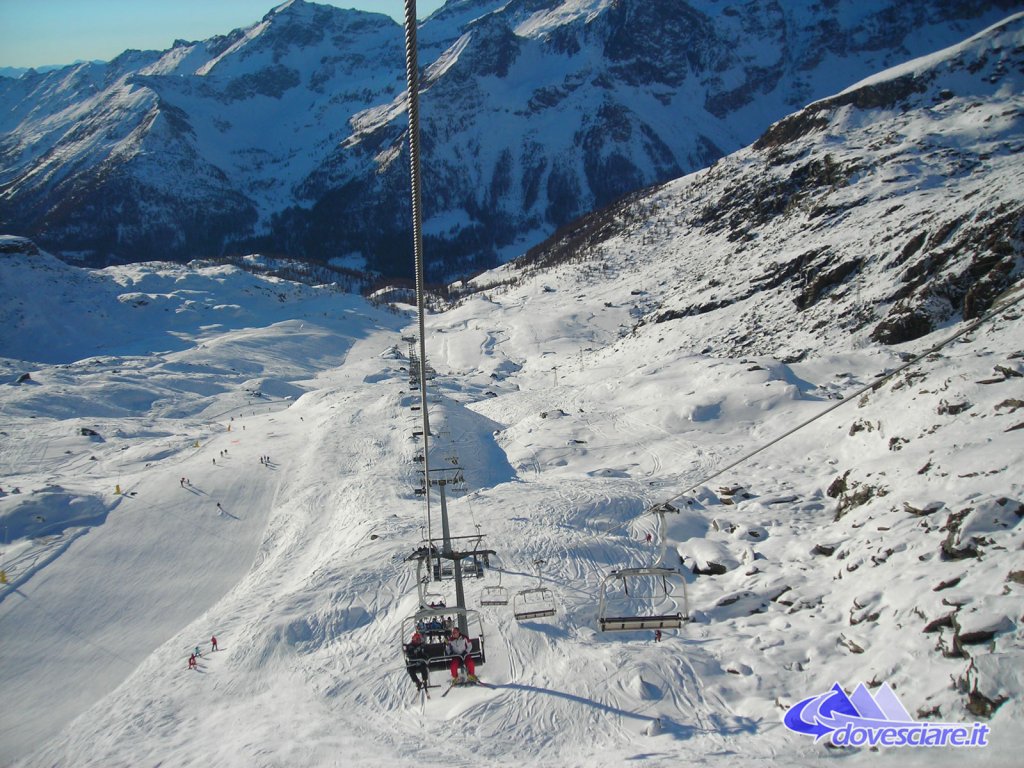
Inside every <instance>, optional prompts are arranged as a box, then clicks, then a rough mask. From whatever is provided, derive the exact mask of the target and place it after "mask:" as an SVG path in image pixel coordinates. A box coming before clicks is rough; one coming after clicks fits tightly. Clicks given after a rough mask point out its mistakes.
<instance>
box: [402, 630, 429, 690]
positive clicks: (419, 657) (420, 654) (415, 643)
mask: <svg viewBox="0 0 1024 768" xmlns="http://www.w3.org/2000/svg"><path fill="white" fill-rule="evenodd" d="M428 658H429V657H428V656H427V647H426V646H425V645H424V644H423V635H421V634H420V633H419V632H413V633H412V639H411V640H410V641H409V644H408V645H406V646H405V659H406V661H405V669H406V671H407V672H408V673H409V677H411V678H412V681H413V682H414V683H416V690H417V691H420V690H423V689H424V688H426V687H427V675H428V674H429V673H428V669H427V660H428ZM417 674H419V677H417Z"/></svg>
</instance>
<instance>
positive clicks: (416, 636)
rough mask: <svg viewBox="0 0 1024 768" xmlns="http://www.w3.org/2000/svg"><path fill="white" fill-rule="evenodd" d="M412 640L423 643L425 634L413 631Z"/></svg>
mask: <svg viewBox="0 0 1024 768" xmlns="http://www.w3.org/2000/svg"><path fill="white" fill-rule="evenodd" d="M412 641H413V642H414V643H422V642H423V635H421V634H420V633H419V632H413V633H412Z"/></svg>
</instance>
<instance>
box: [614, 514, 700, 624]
mask: <svg viewBox="0 0 1024 768" xmlns="http://www.w3.org/2000/svg"><path fill="white" fill-rule="evenodd" d="M652 511H653V512H654V514H656V515H658V516H659V518H660V519H659V537H660V540H661V542H660V543H661V552H660V554H659V556H658V560H657V562H656V563H655V564H654V565H653V566H650V567H645V568H619V569H616V570H614V571H612V572H611V573H609V574H608V575H607V576H605V577H604V579H603V580H602V581H601V598H600V602H599V604H598V610H597V614H598V615H597V620H598V625H599V626H600V629H601V631H602V632H614V631H619V632H623V631H630V630H639V629H678V628H679V627H681V626H682V625H683V622H684V621H687V620H688V619H689V604H688V600H687V594H686V580H685V579H684V578H683V575H682V573H680V572H679V571H678V570H676V569H675V568H667V567H665V566H664V565H663V562H664V560H665V553H666V549H667V540H666V537H665V514H666V513H667V512H678V510H677V509H676V508H675V507H673V506H671V505H670V504H664V505H660V506H658V507H655V508H654V510H652Z"/></svg>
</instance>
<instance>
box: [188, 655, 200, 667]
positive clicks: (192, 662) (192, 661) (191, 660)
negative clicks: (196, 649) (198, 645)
mask: <svg viewBox="0 0 1024 768" xmlns="http://www.w3.org/2000/svg"><path fill="white" fill-rule="evenodd" d="M188 668H189V669H198V668H199V665H198V664H196V655H195V654H194V653H193V654H192V655H191V656H189V657H188Z"/></svg>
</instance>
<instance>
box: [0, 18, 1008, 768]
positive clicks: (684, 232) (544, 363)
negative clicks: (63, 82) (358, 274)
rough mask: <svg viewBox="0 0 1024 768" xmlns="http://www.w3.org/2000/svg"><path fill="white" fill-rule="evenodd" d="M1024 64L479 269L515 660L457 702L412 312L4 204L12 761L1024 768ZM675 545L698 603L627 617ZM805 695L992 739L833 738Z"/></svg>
mask: <svg viewBox="0 0 1024 768" xmlns="http://www.w3.org/2000/svg"><path fill="white" fill-rule="evenodd" d="M1022 57H1024V15H1017V16H1013V17H1011V18H1009V19H1007V20H1005V21H1004V22H1002V23H999V24H997V25H994V26H992V27H990V28H988V29H986V30H984V31H983V32H982V33H980V34H978V35H977V36H975V37H972V38H970V39H968V40H965V41H963V42H961V43H960V44H958V45H956V46H954V47H952V48H949V49H945V50H943V51H940V52H937V53H935V54H934V55H931V56H929V57H926V58H923V59H917V60H914V61H911V62H908V63H906V64H904V65H902V66H900V67H897V68H895V69H892V70H888V71H886V72H883V73H879V74H876V75H874V76H872V77H871V78H869V79H867V80H864V81H860V82H858V83H855V84H852V85H851V87H850V88H848V89H846V90H843V91H842V92H839V93H836V94H833V95H830V96H828V97H826V98H823V99H821V100H819V101H816V102H813V103H811V104H809V105H807V106H806V107H805V108H803V109H801V110H798V111H796V112H794V113H792V114H790V115H788V116H787V117H784V118H783V119H781V120H779V121H778V122H776V123H775V124H773V125H772V126H770V127H769V128H768V129H767V130H766V131H765V132H763V133H762V134H761V136H760V137H758V138H757V140H756V141H754V142H753V143H752V144H751V145H750V146H748V147H745V148H743V149H741V150H739V151H737V152H735V153H732V154H730V155H728V156H727V157H724V158H722V159H721V160H719V161H718V162H717V163H716V164H715V165H714V166H713V167H711V168H709V169H704V170H700V171H697V172H695V173H693V174H689V175H686V176H684V177H682V178H679V179H676V180H673V181H671V182H668V183H666V184H664V185H661V186H659V187H658V188H656V189H653V190H647V191H645V192H643V193H638V194H635V195H634V196H632V197H631V198H629V199H628V200H625V201H623V202H622V203H621V204H618V205H614V206H611V207H609V208H607V209H605V210H602V211H600V212H596V213H594V214H592V215H590V216H587V217H585V218H584V219H582V220H579V221H576V222H574V223H572V224H571V225H570V226H568V227H565V228H563V230H562V231H561V232H560V233H559V234H558V235H557V237H555V238H553V239H552V240H550V241H548V242H546V243H544V244H543V245H542V246H540V247H538V248H536V249H534V250H533V251H532V252H531V253H530V254H528V255H527V257H525V258H523V259H519V260H516V261H514V262H511V263H509V264H507V265H504V266H502V267H500V268H496V269H494V270H491V271H489V272H487V273H484V274H482V275H480V276H478V277H476V278H475V279H474V280H473V281H471V282H468V283H464V284H458V285H455V286H453V291H452V293H453V295H455V296H457V298H456V300H455V301H454V302H453V303H452V304H451V305H450V306H448V307H447V308H445V309H444V311H436V312H431V313H429V314H428V316H427V318H426V321H425V330H426V333H425V335H424V339H425V341H426V343H427V357H428V360H429V362H430V364H431V366H432V368H433V369H434V371H436V376H435V378H433V379H432V380H431V382H430V385H431V389H430V401H429V407H430V424H431V432H432V433H435V432H436V434H435V435H434V440H433V441H432V443H431V444H432V445H433V446H434V450H435V451H436V455H434V456H433V458H436V459H439V460H440V459H441V457H450V456H458V457H459V459H460V460H461V466H462V467H463V474H464V477H465V479H466V485H467V487H466V488H465V489H462V488H458V487H455V486H453V487H451V488H450V494H449V496H448V508H449V511H450V514H451V532H452V535H454V536H466V537H475V536H478V535H486V537H487V538H486V540H485V544H486V546H487V547H488V548H492V549H494V550H495V552H496V554H495V556H494V557H493V558H491V563H490V567H489V568H488V569H487V570H486V572H485V574H484V578H483V579H482V580H476V579H471V580H468V584H467V585H466V597H467V600H468V605H470V606H471V607H473V608H479V610H480V614H481V618H482V621H483V627H484V629H485V633H484V634H485V640H486V650H487V654H486V655H487V659H486V663H485V664H484V665H483V666H482V668H481V672H482V676H483V679H484V680H486V681H488V682H490V683H491V684H492V685H493V687H491V688H470V689H465V688H459V689H454V690H452V691H451V692H450V694H449V695H447V696H445V697H443V698H441V697H440V696H438V695H437V693H440V692H441V691H440V690H436V691H435V693H434V695H433V697H432V698H431V699H430V700H429V701H425V700H423V699H420V698H418V696H417V694H416V693H415V691H414V690H413V689H412V686H411V683H410V682H409V680H408V676H407V675H406V671H405V667H404V663H403V659H402V656H401V645H400V644H401V642H402V641H403V640H405V639H407V638H406V636H405V634H404V630H405V626H404V625H403V622H404V621H405V620H407V619H408V618H410V617H411V616H412V615H413V613H414V612H415V611H416V609H417V605H418V594H417V576H418V574H417V573H416V571H415V569H414V568H413V567H411V564H410V563H409V562H408V559H407V558H408V557H409V556H410V555H411V554H412V553H413V552H414V551H415V550H416V549H417V548H418V547H420V546H422V545H423V537H424V536H425V531H428V530H430V527H429V526H430V525H431V523H432V524H433V525H434V529H433V531H434V535H436V526H437V525H438V521H437V517H436V516H437V503H436V502H437V496H436V495H435V496H434V497H433V501H434V504H433V509H434V512H433V514H434V517H433V518H432V520H431V521H428V520H427V518H426V509H425V507H426V506H427V505H425V504H424V502H423V497H422V496H421V495H418V494H417V492H416V491H417V490H418V488H419V487H420V485H421V483H422V469H423V466H422V463H421V462H422V459H420V458H418V454H419V452H420V450H421V449H422V442H421V441H419V440H418V439H417V435H416V434H415V433H416V431H417V429H419V428H422V413H421V412H420V411H419V410H417V409H418V406H419V403H418V398H417V396H416V394H415V393H414V392H412V391H410V383H409V366H410V360H409V358H408V355H407V354H406V350H407V348H408V346H407V339H408V337H409V335H410V334H415V333H416V332H417V330H415V329H416V325H417V324H416V323H415V322H414V320H413V316H412V314H411V312H410V308H409V307H408V306H396V307H393V308H390V309H388V308H385V307H374V306H371V305H370V304H369V303H367V302H366V301H365V300H364V299H362V298H361V297H359V296H355V295H351V294H346V293H343V292H340V291H337V290H335V289H334V288H333V287H331V286H308V285H298V284H293V283H289V282H287V281H283V280H280V279H278V278H274V277H269V276H262V275H251V274H248V273H247V272H245V271H243V270H241V269H238V268H236V267H234V266H230V265H213V264H209V263H204V262H198V261H197V262H193V263H190V264H188V265H181V264H173V263H146V264H136V265H114V266H110V267H107V268H105V269H99V270H98V269H85V268H82V267H78V266H71V265H68V264H65V263H62V262H61V261H59V260H58V259H56V258H54V257H53V256H52V255H50V254H48V253H46V252H44V251H40V249H38V248H37V247H36V246H35V245H34V244H32V243H31V242H29V241H26V240H24V239H18V238H0V271H2V279H0V308H4V311H5V312H7V314H6V315H4V316H3V317H2V318H0V416H2V425H0V429H2V432H3V435H2V436H3V441H2V442H0V458H2V465H3V467H4V477H3V481H2V492H0V522H2V525H3V526H4V540H5V541H4V546H3V550H2V555H0V570H2V571H3V572H4V576H5V579H6V582H7V583H6V584H0V632H2V633H3V643H0V686H2V688H3V690H4V693H5V697H6V701H7V703H8V706H7V708H6V710H5V713H4V717H3V719H2V720H0V762H2V763H4V764H11V765H14V766H19V767H21V766H32V767H33V768H34V766H51V765H75V766H79V765H81V766H108V765H148V764H158V763H159V764H164V765H192V764H206V763H209V762H210V761H211V760H213V761H216V762H218V763H219V764H224V765H228V766H249V765H266V766H291V765H303V766H316V767H319V766H334V765H338V764H344V765H357V766H361V765H374V766H386V767H387V768H391V766H399V765H409V764H413V763H415V764H417V765H426V766H434V765H452V764H453V763H455V764H460V765H476V764H480V763H486V764H488V765H495V766H523V765H538V766H563V765H567V764H568V765H580V766H588V768H589V766H598V767H600V768H604V767H605V766H607V767H608V768H611V767H612V766H621V765H630V764H633V763H643V764H648V765H653V766H659V768H660V767H661V766H665V767H666V768H667V766H678V765H689V764H693V765H699V766H712V767H713V768H733V767H735V766H739V767H741V768H747V767H749V768H754V767H755V766H765V765H779V764H785V765H793V766H798V767H799V768H811V767H812V766H820V765H822V764H825V763H828V762H831V761H834V760H840V761H843V762H844V763H849V764H850V765H871V766H875V765H881V766H906V765H915V766H916V765H920V766H926V765H927V766H932V765H939V766H946V767H950V768H951V767H952V766H960V765H962V764H963V763H964V760H965V759H966V760H970V761H975V762H978V763H981V764H984V765H986V766H996V767H997V768H1009V767H1010V766H1015V765H1017V764H1018V763H1019V762H1020V760H1019V755H1020V752H1021V746H1022V739H1021V731H1020V727H1019V724H1020V722H1021V718H1022V716H1024V678H1022V674H1021V670H1022V669H1024V665H1022V663H1021V662H1022V658H1024V649H1022V645H1021V626H1022V622H1024V571H1022V568H1021V563H1020V551H1021V548H1022V544H1024V483H1022V481H1021V478H1022V477H1024V454H1022V452H1021V450H1020V435H1021V430H1022V429H1024V397H1022V395H1021V382H1022V381H1024V310H1022V307H1024V280H1022V276H1024V237H1021V215H1020V213H1021V209H1020V206H1021V199H1020V189H1021V188H1022V186H1021V178H1020V175H1021V173H1022V170H1021V164H1020V162H1019V155H1020V151H1021V147H1022V146H1024V143H1022V137H1024V126H1022V125H1021V116H1022V115H1024V110H1022V108H1021V107H1022V100H1024V96H1022V92H1024V89H1022V88H1021V81H1022V78H1024V58H1022ZM253 258H257V257H253ZM459 294H461V295H459ZM904 310H906V311H904ZM907 313H913V315H914V317H915V320H914V322H913V323H902V324H901V323H900V322H899V320H900V319H901V318H903V317H904V316H905V315H906V314H907ZM920 334H923V335H920ZM431 465H432V466H433V467H439V466H441V464H440V463H439V462H433V461H432V462H431ZM185 479H188V480H189V481H190V482H188V483H186V482H185ZM666 502H668V503H671V504H672V505H673V508H674V509H675V510H676V511H675V512H671V513H669V514H667V517H666V525H665V528H664V538H663V539H660V540H656V541H653V542H650V543H649V542H648V539H647V535H648V534H651V535H652V536H653V537H660V536H661V531H660V529H659V526H658V524H657V518H656V517H655V516H653V515H651V514H649V513H650V511H651V510H652V508H654V507H655V506H656V505H663V504H665V503H666ZM660 556H663V557H664V560H663V561H662V560H660ZM656 560H659V561H661V562H664V563H666V564H667V565H670V566H673V567H676V568H678V569H680V570H679V573H680V576H679V577H678V578H677V579H675V580H674V584H675V589H674V591H673V593H672V599H671V600H670V601H668V602H671V603H674V607H675V608H677V609H685V610H686V611H687V612H688V614H689V617H690V619H691V620H690V621H689V622H687V623H686V624H685V625H684V626H683V627H681V628H680V629H678V630H669V631H666V632H665V633H664V635H663V637H662V638H661V640H660V641H659V640H656V639H655V637H654V636H653V633H651V632H650V631H637V632H624V633H615V632H602V631H600V630H599V629H598V626H599V623H598V618H599V611H600V606H601V593H602V585H603V584H605V583H606V579H607V577H608V576H609V574H610V573H611V571H612V570H613V569H617V568H630V567H642V566H647V565H651V564H652V563H653V562H655V561H656ZM537 561H541V564H539V565H538V564H537ZM611 583H614V580H612V582H611ZM499 584H500V585H501V586H503V587H504V588H505V589H507V590H509V592H510V593H512V594H513V595H515V594H518V593H521V592H523V591H527V592H528V591H529V590H532V589H535V588H537V587H538V585H543V586H544V587H546V588H547V589H549V590H550V593H551V594H552V596H553V597H554V600H555V604H556V607H557V615H556V616H554V617H551V618H547V619H542V620H532V621H517V620H516V619H515V618H514V616H513V614H512V610H511V606H482V605H481V604H480V598H481V596H482V592H483V587H484V586H490V587H493V586H498V585H499ZM428 588H429V589H430V590H431V593H432V594H436V595H437V596H438V597H440V598H443V599H444V600H446V601H450V600H451V599H452V597H453V594H452V593H453V588H452V585H451V582H448V581H446V582H440V583H435V582H432V583H430V584H429V587H428ZM607 594H608V593H606V595H607ZM610 594H611V600H612V604H614V605H615V606H616V607H618V606H622V605H623V604H625V605H626V606H627V607H629V608H632V609H634V610H636V609H640V610H642V609H643V608H644V606H645V602H644V600H643V599H642V598H643V597H644V594H643V593H641V594H640V595H637V594H636V593H635V592H634V593H633V594H631V595H630V596H628V597H627V596H626V595H623V594H622V593H621V591H619V592H617V591H615V590H612V591H611V593H610ZM647 597H650V596H649V595H648V596H647ZM651 602H653V600H652V601H651ZM448 604H449V605H451V604H452V603H451V602H448ZM606 605H607V604H606ZM648 607H649V605H648ZM213 635H216V636H217V638H218V640H219V650H217V651H216V652H212V651H211V650H210V639H211V637H212V636H213ZM197 646H199V647H200V650H201V651H202V657H201V659H200V669H199V670H198V671H190V670H188V669H187V667H186V662H187V658H188V656H189V654H190V653H191V652H192V651H193V650H194V649H195V648H196V647H197ZM445 675H446V673H445V672H444V671H436V672H434V673H433V677H432V679H433V681H434V682H435V683H438V684H443V680H444V677H445ZM837 702H838V703H837ZM801 703H804V704H805V708H804V709H801V710H798V711H801V712H805V713H806V712H807V711H808V710H810V711H811V713H812V714H817V715H818V716H821V718H822V719H824V720H825V721H826V722H827V721H828V720H829V715H830V712H831V714H832V715H836V716H839V717H842V716H849V715H851V714H852V713H859V714H861V715H863V716H865V717H871V716H872V714H874V717H875V719H876V720H888V721H889V722H890V723H891V722H892V721H893V720H894V719H895V720H898V721H900V722H899V726H898V727H899V728H910V727H911V726H909V725H908V724H907V722H906V721H907V720H913V721H914V723H917V725H915V726H913V728H915V729H916V732H917V733H920V734H922V737H923V736H924V734H933V735H934V736H929V737H928V738H930V739H933V740H936V741H937V738H935V737H938V736H939V735H940V734H942V733H946V734H949V738H952V734H953V732H955V729H963V730H964V731H966V732H967V733H969V734H970V738H971V739H974V738H975V737H980V736H984V737H985V739H986V741H985V743H984V745H981V744H979V743H977V742H975V743H974V744H973V745H972V746H970V747H960V748H957V747H954V746H951V745H949V744H946V745H944V746H938V747H924V746H921V747H913V748H909V749H908V748H901V747H893V746H888V745H886V743H885V742H884V741H882V740H881V737H882V735H883V733H882V732H879V731H873V732H872V733H873V734H875V736H876V737H877V738H876V741H879V742H880V743H878V744H876V745H869V742H867V741H865V743H864V744H863V745H861V746H844V747H842V748H841V749H834V748H832V747H831V746H829V744H830V741H831V739H832V738H833V737H831V736H829V735H828V734H829V732H830V728H829V727H826V725H823V724H821V723H817V724H814V726H815V727H816V728H817V729H818V730H817V731H810V735H809V732H808V731H807V730H804V731H802V732H794V731H793V730H791V729H789V728H787V727H786V724H788V723H791V722H792V716H789V717H787V713H793V712H794V707H796V706H797V705H799V704H801ZM811 705H814V706H811ZM894 713H895V715H894ZM945 724H948V725H945ZM950 728H952V729H954V730H953V731H951V730H949V729H950ZM831 732H832V733H833V734H834V733H835V731H831ZM839 732H840V733H842V731H839ZM816 733H817V734H818V735H820V736H822V738H815V734H816ZM862 735H863V732H862ZM965 749H966V750H968V751H965Z"/></svg>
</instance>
